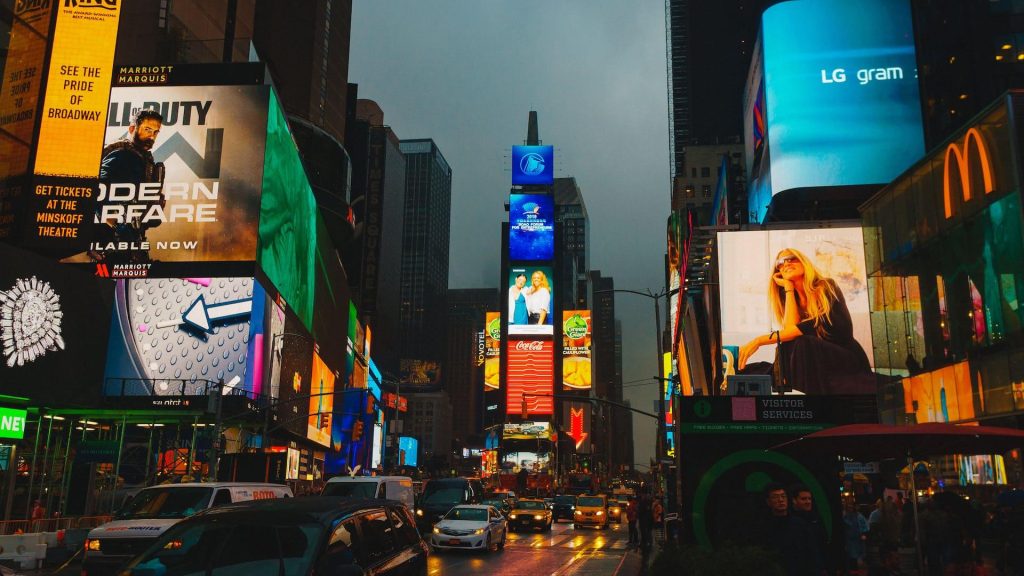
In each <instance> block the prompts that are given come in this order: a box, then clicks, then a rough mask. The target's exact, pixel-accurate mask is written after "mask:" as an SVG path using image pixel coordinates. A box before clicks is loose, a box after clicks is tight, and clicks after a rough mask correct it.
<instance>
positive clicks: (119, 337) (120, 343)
mask: <svg viewBox="0 0 1024 576" xmlns="http://www.w3.org/2000/svg"><path fill="white" fill-rule="evenodd" d="M254 286H255V281H254V280H253V279H252V278H137V279H131V280H118V281H117V285H116V289H115V291H114V310H113V315H112V320H111V328H110V339H109V344H108V346H107V364H106V381H105V384H104V395H106V396H194V395H198V394H205V390H206V387H207V385H208V383H216V382H220V381H223V382H224V385H225V386H226V387H227V388H228V389H237V390H242V389H244V388H245V380H246V368H247V364H248V353H249V346H248V342H249V341H250V339H251V327H250V318H251V316H252V315H253V314H262V313H263V310H262V306H263V304H264V302H263V300H262V299H254V298H253V292H254ZM254 306H255V308H256V309H254Z"/></svg>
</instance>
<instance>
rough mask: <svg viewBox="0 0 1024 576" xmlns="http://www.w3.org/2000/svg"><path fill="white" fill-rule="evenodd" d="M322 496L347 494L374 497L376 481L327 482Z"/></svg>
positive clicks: (353, 496)
mask: <svg viewBox="0 0 1024 576" xmlns="http://www.w3.org/2000/svg"><path fill="white" fill-rule="evenodd" d="M323 495H324V496H348V497H350V498H376V497H377V483H376V482H328V483H327V485H326V486H324V494H323Z"/></svg>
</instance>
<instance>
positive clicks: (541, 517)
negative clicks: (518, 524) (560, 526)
mask: <svg viewBox="0 0 1024 576" xmlns="http://www.w3.org/2000/svg"><path fill="white" fill-rule="evenodd" d="M533 519H534V520H543V519H544V515H543V514H534V515H533Z"/></svg>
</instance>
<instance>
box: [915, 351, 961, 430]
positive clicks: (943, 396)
mask: <svg viewBox="0 0 1024 576" xmlns="http://www.w3.org/2000/svg"><path fill="white" fill-rule="evenodd" d="M903 399H904V410H905V413H906V414H908V415H909V414H913V415H914V416H915V418H916V422H917V423H918V424H922V423H925V422H960V421H963V420H969V419H971V418H974V394H973V391H972V388H971V371H970V367H969V366H968V363H967V362H966V361H965V362H959V363H957V364H953V365H952V366H946V367H944V368H940V369H938V370H933V371H931V372H925V373H923V374H917V375H916V376H911V377H910V378H904V379H903Z"/></svg>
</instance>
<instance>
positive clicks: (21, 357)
mask: <svg viewBox="0 0 1024 576" xmlns="http://www.w3.org/2000/svg"><path fill="white" fill-rule="evenodd" d="M113 289H114V285H113V283H112V282H111V281H109V280H102V279H100V278H96V277H95V276H93V275H91V274H88V273H86V272H83V271H81V270H74V269H71V268H68V267H67V266H62V265H60V264H58V263H57V262H55V261H53V260H52V259H49V258H46V257H43V256H40V255H38V254H35V253H33V252H29V251H27V250H20V249H18V248H14V247H12V246H10V245H9V244H6V243H3V242H0V394H9V395H13V396H23V397H28V398H31V399H32V400H33V401H34V402H38V403H40V404H44V405H53V403H55V402H56V403H58V405H61V406H71V405H75V404H79V405H92V403H94V402H95V401H97V400H98V398H97V396H98V395H99V389H98V387H97V386H95V383H96V382H99V381H100V380H101V379H102V378H103V361H102V359H103V355H104V354H105V352H106V344H107V336H108V335H109V332H110V310H111V304H112V302H113V291H114V290H113Z"/></svg>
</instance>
